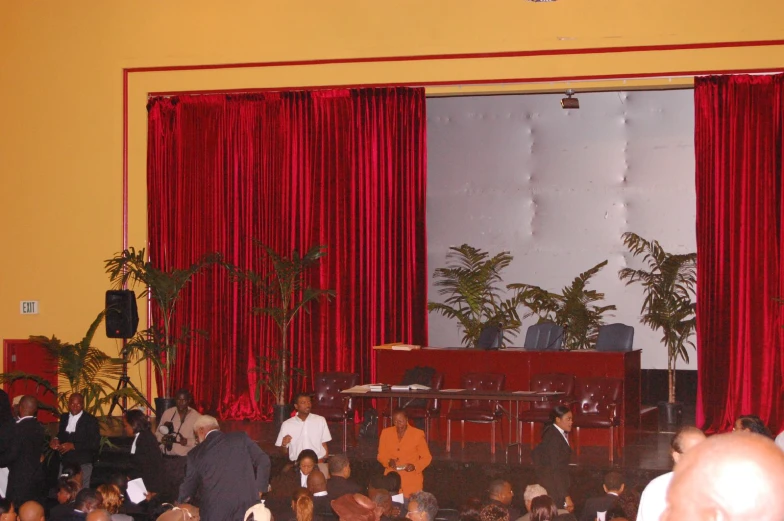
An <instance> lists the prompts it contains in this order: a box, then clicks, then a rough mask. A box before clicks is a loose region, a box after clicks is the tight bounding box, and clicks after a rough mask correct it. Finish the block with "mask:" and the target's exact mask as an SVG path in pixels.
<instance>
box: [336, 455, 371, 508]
mask: <svg viewBox="0 0 784 521" xmlns="http://www.w3.org/2000/svg"><path fill="white" fill-rule="evenodd" d="M350 478H351V464H350V463H349V461H348V458H347V457H346V455H345V454H333V455H332V456H330V457H329V479H328V480H327V493H328V494H329V497H331V498H332V499H337V498H339V497H340V496H343V495H345V494H361V493H362V489H361V488H360V486H359V485H357V483H356V482H354V481H352V480H351V479H350Z"/></svg>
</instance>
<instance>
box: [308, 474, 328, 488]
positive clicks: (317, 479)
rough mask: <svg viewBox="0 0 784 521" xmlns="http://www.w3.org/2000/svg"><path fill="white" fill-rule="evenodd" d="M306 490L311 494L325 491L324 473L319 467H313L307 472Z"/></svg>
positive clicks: (325, 479)
mask: <svg viewBox="0 0 784 521" xmlns="http://www.w3.org/2000/svg"><path fill="white" fill-rule="evenodd" d="M308 490H309V491H310V493H311V494H317V493H318V492H325V491H326V490H327V478H326V477H324V473H323V472H321V471H320V470H319V469H313V471H311V473H310V474H308Z"/></svg>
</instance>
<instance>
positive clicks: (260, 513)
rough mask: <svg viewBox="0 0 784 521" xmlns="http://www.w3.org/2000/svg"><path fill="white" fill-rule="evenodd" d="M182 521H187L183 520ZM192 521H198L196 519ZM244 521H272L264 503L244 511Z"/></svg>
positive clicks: (270, 513)
mask: <svg viewBox="0 0 784 521" xmlns="http://www.w3.org/2000/svg"><path fill="white" fill-rule="evenodd" d="M178 521H179V520H178ZM182 521H188V520H187V519H183V520H182ZM194 521H198V519H196V520H194ZM245 521H272V512H270V510H269V509H268V508H267V507H266V505H264V503H257V504H255V505H253V506H252V507H250V508H249V509H248V510H246V511H245Z"/></svg>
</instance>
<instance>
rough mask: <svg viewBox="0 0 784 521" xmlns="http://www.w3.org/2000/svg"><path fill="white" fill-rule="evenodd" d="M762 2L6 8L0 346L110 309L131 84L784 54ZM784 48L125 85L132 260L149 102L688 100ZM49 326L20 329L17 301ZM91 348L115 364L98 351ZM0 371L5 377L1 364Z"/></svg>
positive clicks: (65, 330)
mask: <svg viewBox="0 0 784 521" xmlns="http://www.w3.org/2000/svg"><path fill="white" fill-rule="evenodd" d="M782 18H784V3H783V2H781V1H780V0H761V1H759V2H754V3H744V2H738V1H737V0H715V1H711V2H708V1H701V2H698V1H688V0H678V1H676V0H659V1H658V2H650V1H642V0H624V1H621V0H558V1H557V2H554V3H543V4H536V3H531V2H527V1H525V0H496V1H489V0H484V1H482V2H477V1H475V2H469V1H466V0H451V1H435V0H431V1H422V0H395V1H391V2H369V1H367V0H352V1H342V2H340V1H335V2H292V1H281V2H263V1H261V0H255V1H251V0H244V1H233V0H232V1H224V2H220V1H216V0H163V1H162V0H156V1H151V0H112V1H105V0H101V1H69V2H63V1H60V0H37V1H29V0H3V1H2V2H1V3H0V118H1V119H0V176H1V178H2V184H1V185H0V222H2V225H1V228H0V229H1V231H0V248H2V255H0V280H2V283H1V284H0V337H1V338H5V339H8V338H25V337H27V336H28V335H30V334H46V335H51V334H53V333H54V334H56V335H57V336H58V337H60V338H64V339H67V340H76V339H77V338H79V337H80V336H81V335H82V334H83V333H84V332H85V330H86V328H87V326H88V325H89V324H90V322H91V321H92V319H93V318H94V316H95V315H96V314H97V312H98V311H99V310H100V309H101V307H102V305H103V295H104V291H105V290H106V289H107V278H106V276H105V275H104V272H103V259H105V258H107V257H108V256H110V255H111V254H112V253H114V252H116V251H118V250H120V249H121V246H122V221H121V217H122V212H121V208H122V204H121V203H122V200H121V195H122V156H123V154H122V145H123V140H122V121H123V111H122V82H123V69H129V68H130V69H132V68H138V67H156V66H169V65H201V64H230V63H231V64H236V63H257V62H270V61H285V60H312V59H333V58H358V57H379V56H413V55H431V54H434V55H441V54H456V53H494V52H511V51H532V50H559V49H562V50H568V49H585V48H597V47H613V48H619V47H632V46H650V45H679V44H695V43H713V42H742V41H761V40H777V39H784V27H783V26H782V25H781V23H780V20H781V19H782ZM781 68H784V45H772V46H771V45H766V46H752V47H723V48H718V49H691V50H688V49H686V50H670V51H642V52H626V53H604V54H587V55H585V54H566V55H560V56H529V57H517V58H492V59H490V58H472V59H460V60H447V59H441V60H426V61H406V60H403V61H395V62H386V63H361V64H332V65H329V64H327V65H318V66H300V65H292V66H281V67H265V68H246V69H223V70H207V71H178V72H133V73H131V74H129V76H128V94H129V139H128V147H129V148H128V155H129V168H130V187H131V193H130V227H129V231H130V244H131V245H136V246H142V245H143V244H144V241H145V238H146V232H145V203H144V201H145V192H144V165H145V153H146V150H145V147H146V143H145V117H146V113H145V108H144V107H145V101H146V96H147V93H148V92H162V91H182V90H202V89H224V88H254V87H294V86H310V85H341V84H349V85H353V84H376V83H412V84H416V83H419V82H428V83H437V82H447V83H457V84H459V83H461V82H475V81H477V80H488V81H489V80H503V79H507V80H509V79H521V80H522V79H537V78H548V79H552V78H577V77H580V78H582V77H595V76H610V77H615V78H617V77H622V78H630V81H629V82H626V83H624V82H623V81H621V80H613V81H604V82H600V83H593V82H591V83H577V85H578V86H580V87H584V88H591V89H599V88H602V89H605V88H626V87H629V86H633V87H640V86H643V87H644V86H651V85H655V86H669V85H684V84H687V85H688V84H689V82H690V79H689V78H688V76H689V74H686V76H687V78H685V79H683V78H677V77H672V78H671V77H670V76H678V75H679V73H680V72H686V73H693V72H694V71H726V70H778V69H781ZM650 74H653V75H664V77H662V78H654V79H645V80H633V78H635V77H637V76H640V75H650ZM531 88H533V89H536V90H561V89H563V88H564V83H562V82H559V81H550V80H548V81H546V82H544V83H537V84H535V85H533V86H531V85H524V86H520V85H515V84H512V85H500V86H499V85H493V86H471V87H467V88H457V87H432V88H430V89H429V92H430V93H431V94H436V95H437V94H445V93H452V92H456V91H458V92H460V91H462V92H494V91H510V90H526V89H531ZM23 299H24V300H39V301H40V308H41V313H40V315H37V316H20V314H19V301H20V300H23ZM99 337H100V338H99V339H98V340H97V343H98V345H101V346H103V347H105V348H106V349H107V350H108V351H109V352H111V353H116V351H115V347H114V346H115V343H114V342H112V341H108V340H106V339H104V338H102V334H101V335H99ZM0 363H1V361H0Z"/></svg>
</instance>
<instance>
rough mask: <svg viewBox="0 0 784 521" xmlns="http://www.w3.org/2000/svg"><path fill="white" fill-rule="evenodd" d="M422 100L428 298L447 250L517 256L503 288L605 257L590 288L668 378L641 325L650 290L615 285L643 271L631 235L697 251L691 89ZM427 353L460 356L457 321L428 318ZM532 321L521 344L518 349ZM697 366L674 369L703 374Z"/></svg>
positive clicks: (559, 275)
mask: <svg viewBox="0 0 784 521" xmlns="http://www.w3.org/2000/svg"><path fill="white" fill-rule="evenodd" d="M562 97H563V95H561V94H535V95H504V96H471V97H449V98H429V99H428V100H427V114H428V116H427V117H428V126H427V139H428V185H427V219H428V220H427V226H428V230H427V236H428V271H429V279H430V283H429V288H428V296H429V298H430V299H431V300H438V299H439V298H440V297H439V295H438V294H437V293H436V290H435V287H434V286H433V270H435V269H436V268H437V267H440V266H443V265H444V264H445V260H446V259H445V257H446V253H447V251H448V248H449V247H450V246H458V245H460V244H462V243H468V244H470V245H472V246H475V247H478V248H482V249H484V250H488V251H490V252H492V253H496V252H499V251H504V250H505V251H509V252H511V253H512V254H513V255H514V261H513V262H512V265H511V266H510V267H509V268H508V269H507V270H506V271H505V273H504V282H506V283H512V282H525V283H530V284H536V285H538V286H541V287H544V288H546V289H551V290H560V288H562V287H563V286H565V285H567V284H568V283H570V282H571V280H572V279H573V278H574V277H575V276H577V275H578V274H579V273H581V272H583V271H585V270H587V269H588V268H590V267H592V266H594V265H595V264H597V263H598V262H600V261H602V260H604V259H607V260H608V261H609V263H608V265H607V266H606V267H605V268H604V270H603V271H602V272H601V273H600V274H599V275H597V276H596V277H594V279H593V284H592V286H591V287H592V288H594V289H596V290H598V291H602V292H604V293H605V294H606V302H607V303H611V304H615V305H616V306H617V308H618V310H617V311H616V312H614V313H613V316H610V317H609V318H608V319H607V322H608V323H612V322H623V323H625V324H629V325H633V326H634V328H635V348H640V349H642V365H643V368H645V369H666V368H667V354H666V350H665V349H664V348H663V346H662V345H661V344H660V342H659V338H660V335H659V334H657V333H654V332H652V331H651V330H650V329H649V328H648V327H647V326H644V325H642V324H640V322H639V312H640V306H641V304H642V292H641V291H640V289H639V288H637V287H627V286H625V285H624V284H623V283H621V281H620V280H619V279H618V270H619V269H621V268H623V267H625V266H629V265H631V266H633V267H639V266H641V265H642V264H641V263H640V261H638V260H636V259H634V258H632V257H631V255H630V254H629V253H628V252H627V251H626V249H625V248H624V246H623V243H622V242H621V234H622V233H624V232H626V231H632V232H635V233H637V234H639V235H642V236H643V237H645V238H646V239H656V240H658V241H659V242H660V243H661V244H662V245H663V246H664V248H665V249H667V250H668V251H674V252H690V251H696V238H695V214H696V201H695V187H694V102H693V91H692V90H660V91H630V92H596V93H581V94H578V96H577V97H578V98H579V100H580V109H579V110H564V109H562V108H561V105H560V99H561V98H562ZM429 320H430V326H429V336H430V345H432V346H459V345H460V338H461V335H460V332H459V331H458V329H457V326H456V323H455V322H453V321H449V320H447V319H445V318H443V317H441V316H438V315H436V314H433V313H431V314H430V317H429ZM532 323H534V319H533V318H528V319H527V320H526V321H525V323H524V325H523V329H522V331H521V333H520V335H519V336H518V337H517V341H516V342H515V343H514V344H515V345H522V343H523V338H524V334H525V328H526V327H527V326H528V325H530V324H532ZM690 358H691V363H690V364H685V363H682V362H679V365H678V368H679V369H696V367H697V363H696V362H697V361H696V352H695V351H693V350H691V351H690Z"/></svg>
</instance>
